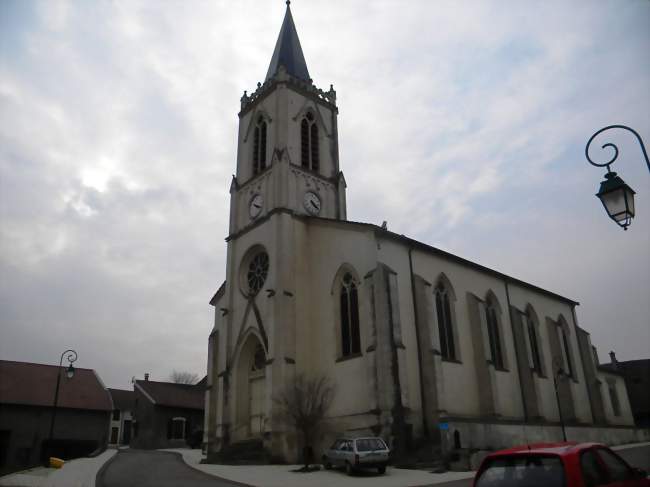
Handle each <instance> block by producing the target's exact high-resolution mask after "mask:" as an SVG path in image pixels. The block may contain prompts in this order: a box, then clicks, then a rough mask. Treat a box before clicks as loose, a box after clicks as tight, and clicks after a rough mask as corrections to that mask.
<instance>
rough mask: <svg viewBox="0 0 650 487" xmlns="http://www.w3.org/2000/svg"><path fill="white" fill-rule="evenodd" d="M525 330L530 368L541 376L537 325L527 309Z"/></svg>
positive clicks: (531, 313) (530, 311)
mask: <svg viewBox="0 0 650 487" xmlns="http://www.w3.org/2000/svg"><path fill="white" fill-rule="evenodd" d="M526 329H527V331H528V343H529V353H530V360H531V363H530V365H531V368H532V369H533V370H534V371H535V372H537V373H538V374H540V375H541V374H542V361H541V357H540V351H539V343H538V341H537V324H536V322H535V318H534V317H533V312H532V310H531V309H529V310H528V311H527V312H526Z"/></svg>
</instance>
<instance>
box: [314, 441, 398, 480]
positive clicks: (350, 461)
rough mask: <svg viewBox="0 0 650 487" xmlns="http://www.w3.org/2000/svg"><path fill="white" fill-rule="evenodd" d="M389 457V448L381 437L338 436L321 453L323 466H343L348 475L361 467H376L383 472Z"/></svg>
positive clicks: (328, 467) (327, 467)
mask: <svg viewBox="0 0 650 487" xmlns="http://www.w3.org/2000/svg"><path fill="white" fill-rule="evenodd" d="M389 457H390V450H389V449H388V447H387V446H386V443H384V440H382V439H381V438H377V437H366V438H339V439H337V440H336V441H335V442H334V444H333V445H332V446H331V447H330V448H329V450H327V451H326V452H325V454H324V455H323V466H324V467H325V468H326V469H328V470H329V469H330V468H332V467H343V468H345V471H346V473H347V474H348V475H352V473H354V471H355V470H357V469H362V468H376V469H377V471H378V472H379V473H380V474H383V473H384V472H385V471H386V465H388V460H389Z"/></svg>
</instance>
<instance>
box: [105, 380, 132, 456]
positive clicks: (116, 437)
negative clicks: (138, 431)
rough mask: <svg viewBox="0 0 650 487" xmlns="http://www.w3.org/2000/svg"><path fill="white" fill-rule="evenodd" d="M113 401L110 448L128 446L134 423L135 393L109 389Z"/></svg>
mask: <svg viewBox="0 0 650 487" xmlns="http://www.w3.org/2000/svg"><path fill="white" fill-rule="evenodd" d="M108 392H109V393H110V395H111V399H112V400H113V408H114V409H113V411H112V412H111V421H110V424H109V439H108V444H109V446H119V445H128V444H129V443H130V442H131V427H132V421H133V405H134V403H135V394H134V392H133V391H125V390H122V389H110V388H109V389H108Z"/></svg>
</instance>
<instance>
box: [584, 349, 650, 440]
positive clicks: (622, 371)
mask: <svg viewBox="0 0 650 487" xmlns="http://www.w3.org/2000/svg"><path fill="white" fill-rule="evenodd" d="M609 356H610V363H608V364H601V366H600V368H601V370H604V371H608V372H609V373H610V374H611V373H614V374H619V375H621V376H622V377H623V378H624V379H625V386H626V388H627V393H628V395H629V398H630V407H631V408H632V416H633V417H634V422H635V423H636V425H637V426H638V427H639V428H650V359H642V360H626V361H621V362H619V361H618V360H617V359H616V354H615V353H614V352H613V351H612V352H609ZM596 359H597V358H596ZM608 391H610V396H611V394H612V392H613V391H612V390H611V388H610V387H609V384H608ZM611 402H612V404H616V399H615V398H614V396H612V399H611ZM612 409H614V408H613V407H612Z"/></svg>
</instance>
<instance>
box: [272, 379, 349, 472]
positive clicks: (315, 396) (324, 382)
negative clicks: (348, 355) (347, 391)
mask: <svg viewBox="0 0 650 487" xmlns="http://www.w3.org/2000/svg"><path fill="white" fill-rule="evenodd" d="M335 393H336V389H335V387H334V385H333V384H332V382H331V381H330V379H329V378H328V377H326V376H324V375H318V376H316V377H310V378H308V377H305V376H304V375H302V374H299V375H297V376H296V377H295V378H294V380H293V382H288V383H287V384H285V386H284V388H283V389H281V391H280V392H279V393H278V394H277V396H276V397H274V398H273V402H274V403H275V404H276V405H277V407H278V410H279V412H280V415H281V418H282V419H283V421H284V422H285V423H286V424H287V425H290V426H293V427H295V428H296V430H297V431H298V432H299V433H301V434H302V437H303V450H302V452H303V460H304V464H305V470H308V469H309V463H310V461H311V460H312V456H313V447H312V442H313V441H314V439H315V438H316V435H317V434H318V432H319V431H320V430H321V428H322V427H323V424H324V420H325V415H326V414H327V411H328V410H329V409H330V407H331V406H332V402H333V400H334V395H335Z"/></svg>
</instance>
